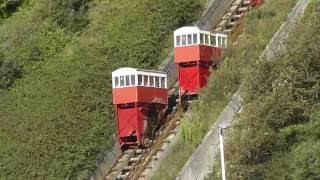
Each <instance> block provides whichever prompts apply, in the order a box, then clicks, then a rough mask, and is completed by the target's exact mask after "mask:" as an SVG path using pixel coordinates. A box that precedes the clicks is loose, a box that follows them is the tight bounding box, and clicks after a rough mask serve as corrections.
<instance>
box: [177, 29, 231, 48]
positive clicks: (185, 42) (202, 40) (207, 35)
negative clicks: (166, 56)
mask: <svg viewBox="0 0 320 180" xmlns="http://www.w3.org/2000/svg"><path fill="white" fill-rule="evenodd" d="M227 39H228V36H227V35H226V34H222V33H211V32H210V31H204V30H201V29H199V27H197V26H186V27H181V28H179V29H177V30H175V31H174V46H175V47H180V46H190V45H199V44H202V45H207V46H212V47H218V48H226V47H227Z"/></svg>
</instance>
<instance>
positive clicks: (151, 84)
mask: <svg viewBox="0 0 320 180" xmlns="http://www.w3.org/2000/svg"><path fill="white" fill-rule="evenodd" d="M149 78H150V86H152V87H154V77H153V76H150V77H149Z"/></svg>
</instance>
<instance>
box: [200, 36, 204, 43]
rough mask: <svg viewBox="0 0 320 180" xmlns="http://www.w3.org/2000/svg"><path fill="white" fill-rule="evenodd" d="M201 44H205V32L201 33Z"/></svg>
mask: <svg viewBox="0 0 320 180" xmlns="http://www.w3.org/2000/svg"><path fill="white" fill-rule="evenodd" d="M200 44H204V34H200Z"/></svg>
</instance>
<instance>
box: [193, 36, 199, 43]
mask: <svg viewBox="0 0 320 180" xmlns="http://www.w3.org/2000/svg"><path fill="white" fill-rule="evenodd" d="M193 44H198V34H193Z"/></svg>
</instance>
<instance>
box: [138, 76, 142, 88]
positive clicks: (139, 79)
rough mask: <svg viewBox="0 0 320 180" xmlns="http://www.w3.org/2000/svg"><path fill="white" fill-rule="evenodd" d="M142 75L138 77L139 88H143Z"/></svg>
mask: <svg viewBox="0 0 320 180" xmlns="http://www.w3.org/2000/svg"><path fill="white" fill-rule="evenodd" d="M142 82H143V81H142V75H140V74H139V75H138V86H141V85H142Z"/></svg>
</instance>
